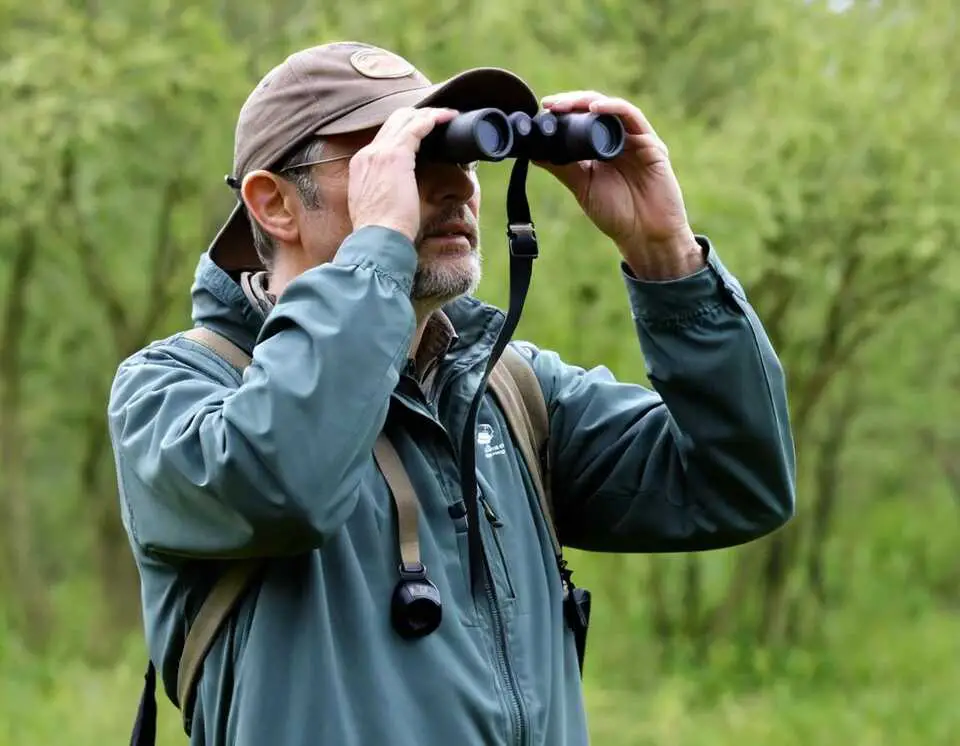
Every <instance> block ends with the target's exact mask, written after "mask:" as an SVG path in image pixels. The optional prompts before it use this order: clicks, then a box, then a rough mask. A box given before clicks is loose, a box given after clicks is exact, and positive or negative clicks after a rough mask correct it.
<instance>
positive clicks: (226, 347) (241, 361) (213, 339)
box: [183, 326, 250, 371]
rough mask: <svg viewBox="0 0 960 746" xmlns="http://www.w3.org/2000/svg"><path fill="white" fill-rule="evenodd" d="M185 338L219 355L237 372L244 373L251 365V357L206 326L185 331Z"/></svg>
mask: <svg viewBox="0 0 960 746" xmlns="http://www.w3.org/2000/svg"><path fill="white" fill-rule="evenodd" d="M183 336H184V337H186V338H187V339H190V340H193V341H194V342H196V343H197V344H202V345H203V346H204V347H206V348H207V349H209V350H211V351H212V352H213V353H214V354H216V355H219V356H220V357H222V358H223V359H224V360H226V361H227V362H228V363H230V365H232V366H233V367H234V368H236V369H237V370H240V371H242V370H243V369H244V368H246V367H247V366H248V365H250V356H249V355H248V354H247V353H245V352H244V351H243V350H241V349H240V348H239V347H237V346H236V345H235V344H234V343H233V342H231V341H230V340H228V339H227V338H226V337H222V336H220V335H219V334H217V333H216V332H215V331H211V330H210V329H207V328H206V327H205V326H196V327H194V328H193V329H190V330H188V331H185V332H184V333H183Z"/></svg>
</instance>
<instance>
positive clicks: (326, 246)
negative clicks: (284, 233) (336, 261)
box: [301, 205, 352, 264]
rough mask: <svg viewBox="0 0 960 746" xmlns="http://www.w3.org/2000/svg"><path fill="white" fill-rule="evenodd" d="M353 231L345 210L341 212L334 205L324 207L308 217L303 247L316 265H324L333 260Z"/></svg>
mask: <svg viewBox="0 0 960 746" xmlns="http://www.w3.org/2000/svg"><path fill="white" fill-rule="evenodd" d="M351 230H352V226H351V224H350V219H349V217H348V215H347V213H346V211H345V210H344V211H342V212H341V211H340V210H339V209H336V208H335V207H334V206H333V205H324V207H322V208H320V209H319V210H314V211H311V212H309V213H308V214H307V215H306V218H305V221H304V225H303V232H302V234H301V236H302V240H303V246H304V248H305V249H306V251H307V253H308V254H309V255H310V258H311V259H312V260H313V263H314V264H323V263H325V262H329V261H330V260H331V259H333V257H334V255H335V254H336V253H337V249H338V248H339V247H340V244H341V243H343V241H344V239H345V238H346V237H347V236H349V235H350V232H351Z"/></svg>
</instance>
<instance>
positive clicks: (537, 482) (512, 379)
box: [489, 345, 561, 558]
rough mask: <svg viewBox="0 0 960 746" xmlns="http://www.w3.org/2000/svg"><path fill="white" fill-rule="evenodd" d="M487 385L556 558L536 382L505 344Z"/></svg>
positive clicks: (542, 405) (543, 414) (545, 425)
mask: <svg viewBox="0 0 960 746" xmlns="http://www.w3.org/2000/svg"><path fill="white" fill-rule="evenodd" d="M489 385H490V390H491V391H492V393H493V395H494V396H495V397H496V398H497V401H498V402H499V403H500V407H501V408H502V409H503V413H504V415H505V416H506V418H507V424H508V425H509V427H510V430H511V432H512V433H513V436H514V438H515V439H516V441H517V446H518V447H519V448H520V452H521V454H522V455H523V459H524V461H526V463H527V468H528V469H529V471H530V475H531V477H532V479H533V483H534V487H535V488H536V490H537V497H538V498H539V500H540V508H541V510H542V511H543V514H544V517H545V518H546V519H547V528H548V529H549V531H550V541H551V543H552V544H553V550H554V553H555V554H556V555H557V557H558V558H559V557H560V554H561V552H560V541H559V539H558V537H557V530H556V524H555V522H554V515H553V512H554V511H553V500H552V496H551V490H550V459H549V449H548V448H547V442H548V440H549V434H550V419H549V415H548V413H547V403H546V400H545V399H544V397H543V390H542V389H541V388H540V381H539V380H538V379H537V376H536V373H534V371H533V366H531V365H530V363H529V361H528V360H527V359H526V358H524V357H523V355H522V354H520V353H519V352H518V351H517V350H516V349H515V348H513V347H512V346H511V345H507V346H506V347H505V348H504V350H503V355H502V356H501V358H500V359H499V360H498V361H497V364H496V365H495V366H494V368H493V371H492V372H491V373H490V378H489Z"/></svg>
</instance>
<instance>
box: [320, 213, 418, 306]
mask: <svg viewBox="0 0 960 746" xmlns="http://www.w3.org/2000/svg"><path fill="white" fill-rule="evenodd" d="M331 263H332V264H333V265H335V266H338V267H370V268H372V269H374V270H376V271H379V272H383V273H385V274H387V275H389V276H390V277H392V278H393V279H394V280H395V281H396V282H397V284H399V285H400V286H401V287H402V288H403V289H404V291H405V292H407V293H409V292H410V290H411V289H412V287H413V277H414V274H415V273H416V271H417V250H416V248H414V245H413V242H412V241H410V239H409V238H407V237H406V236H405V235H403V234H402V233H400V232H399V231H395V230H393V229H392V228H384V227H382V226H379V225H367V226H364V227H363V228H361V229H360V230H357V231H354V232H353V233H351V234H350V235H349V236H347V238H346V240H345V241H344V242H343V243H342V244H341V245H340V248H339V249H337V253H336V256H334V258H333V261H332V262H331Z"/></svg>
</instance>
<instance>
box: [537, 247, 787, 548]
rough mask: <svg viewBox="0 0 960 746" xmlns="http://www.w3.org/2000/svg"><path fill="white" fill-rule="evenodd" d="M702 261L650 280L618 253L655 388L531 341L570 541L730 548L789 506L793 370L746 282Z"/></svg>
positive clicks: (562, 529) (780, 520)
mask: <svg viewBox="0 0 960 746" xmlns="http://www.w3.org/2000/svg"><path fill="white" fill-rule="evenodd" d="M698 241H699V242H700V244H701V246H702V247H703V248H704V251H705V254H706V257H707V266H706V267H705V268H704V269H702V270H700V271H699V272H697V273H696V274H694V275H692V276H689V277H685V278H681V279H678V280H671V281H667V282H645V281H644V282H641V281H639V280H637V279H636V278H635V277H633V276H632V274H631V273H630V271H629V269H628V268H627V267H626V265H621V268H622V270H623V273H624V279H625V282H626V285H627V292H628V296H629V299H630V305H631V309H632V312H633V318H634V323H635V327H636V331H637V334H638V336H639V341H640V345H641V349H642V351H643V354H644V358H645V360H646V363H647V373H648V377H649V379H650V382H651V383H652V385H653V387H654V388H653V390H651V389H649V388H646V387H644V386H641V385H637V384H633V383H623V382H618V381H616V380H615V379H614V377H613V376H612V375H611V373H610V372H609V371H608V370H607V369H606V368H603V367H598V368H594V369H592V370H589V371H587V370H583V369H581V368H578V367H575V366H572V365H568V364H565V363H564V362H562V361H561V360H560V358H559V357H558V356H557V355H556V354H555V353H553V352H548V351H537V350H536V349H535V348H532V349H530V350H529V352H530V354H531V355H532V358H533V365H534V369H535V371H536V372H537V374H538V377H539V379H540V382H541V385H542V387H543V389H544V394H545V397H546V399H547V404H548V409H549V413H550V441H551V445H550V458H551V461H552V470H553V472H552V479H551V484H552V488H553V495H554V501H555V504H556V508H555V510H556V513H557V521H558V531H559V533H560V537H561V540H562V542H563V543H564V545H566V546H570V547H573V548H580V549H585V550H593V551H610V552H678V551H696V550H706V549H715V548H722V547H731V546H735V545H738V544H742V543H745V542H747V541H750V540H752V539H756V538H758V537H761V536H763V535H765V534H767V533H770V532H771V531H773V530H775V529H777V528H778V527H780V526H782V525H783V524H784V523H785V522H786V521H788V520H789V519H790V517H792V515H793V512H794V500H795V463H794V460H795V456H794V445H793V438H792V434H791V430H790V424H789V414H788V410H787V396H786V391H785V385H784V376H783V372H782V369H781V366H780V363H779V360H778V358H777V356H776V354H775V352H774V350H773V348H772V346H771V344H770V341H769V340H768V338H767V336H766V334H765V332H764V330H763V327H762V325H761V323H760V321H759V320H758V318H757V316H756V314H755V313H754V311H753V309H752V308H751V306H750V305H749V303H748V302H747V299H746V297H745V295H744V292H743V289H742V287H741V286H740V284H739V283H738V282H737V281H736V279H735V278H734V277H733V276H732V275H731V274H730V273H729V272H728V271H727V270H726V269H725V268H724V267H723V265H722V264H721V263H720V260H719V259H718V258H717V256H716V255H715V253H714V252H713V250H712V247H711V246H710V244H709V242H708V241H707V240H706V239H705V238H702V237H698Z"/></svg>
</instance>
